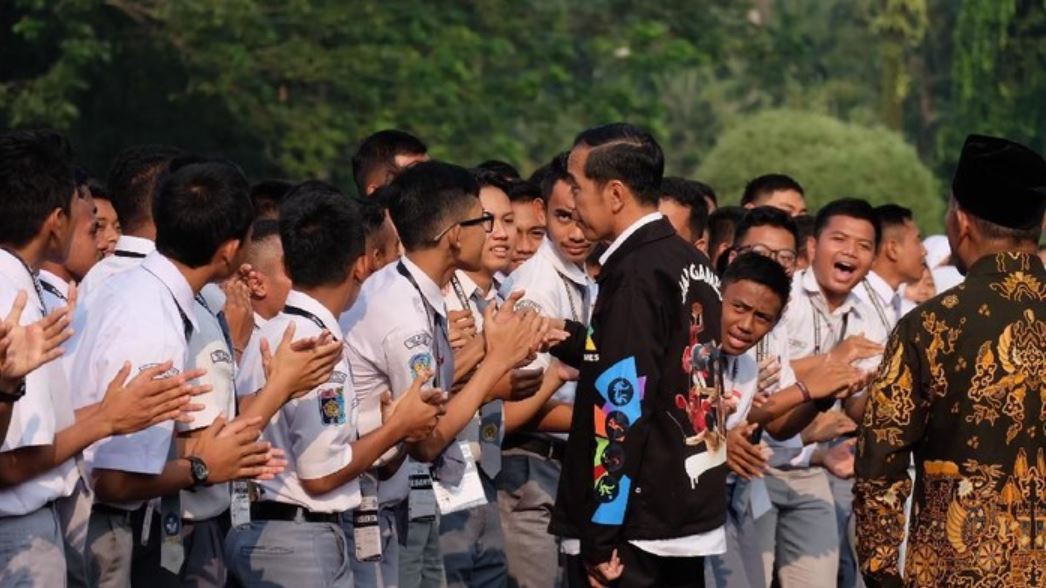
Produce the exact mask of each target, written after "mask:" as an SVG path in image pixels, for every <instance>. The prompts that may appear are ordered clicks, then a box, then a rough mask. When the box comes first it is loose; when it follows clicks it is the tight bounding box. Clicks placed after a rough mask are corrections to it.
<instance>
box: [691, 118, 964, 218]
mask: <svg viewBox="0 0 1046 588" xmlns="http://www.w3.org/2000/svg"><path fill="white" fill-rule="evenodd" d="M771 172H777V173H784V174H788V175H790V176H792V177H794V178H795V179H797V180H798V181H799V183H800V184H802V185H803V187H804V189H805V190H806V198H807V203H808V205H809V206H810V208H811V209H817V208H818V207H820V206H822V205H824V204H825V203H827V202H829V201H831V200H834V199H836V198H840V197H844V196H855V197H858V198H864V199H866V200H868V201H869V202H871V203H872V204H886V203H889V202H895V203H898V204H900V205H902V206H907V207H908V208H911V209H912V212H913V213H914V215H915V217H916V220H917V222H918V223H919V225H920V226H921V227H922V229H923V230H924V231H925V232H927V233H932V232H940V231H941V230H942V228H943V219H944V212H945V208H944V201H943V199H942V198H941V195H940V185H939V183H938V182H937V180H936V179H935V178H934V176H933V174H932V173H931V172H930V170H929V169H928V168H927V167H926V166H925V165H923V164H922V163H921V162H920V161H919V158H918V156H917V155H916V153H915V150H914V149H913V148H912V147H911V146H910V145H908V144H906V143H905V142H904V140H903V139H902V138H901V137H900V136H899V135H898V134H897V133H895V132H893V131H890V130H888V129H885V128H882V127H878V128H871V127H865V126H861V125H858V124H855V123H847V122H842V121H839V120H837V119H833V118H831V117H828V116H824V115H819V114H811V113H804V112H798V111H792V110H773V111H766V112H762V113H760V114H757V115H754V116H751V117H747V118H745V119H743V120H742V121H740V122H738V123H737V124H736V125H734V126H733V127H731V128H729V129H728V130H727V131H726V132H725V133H723V134H722V136H721V137H720V139H719V142H718V143H717V144H716V146H715V148H714V149H713V150H712V151H711V152H710V153H709V154H708V157H707V158H706V159H705V161H704V163H703V164H702V165H701V168H700V169H699V170H698V177H700V178H701V179H702V180H703V181H706V182H708V183H710V184H711V185H713V186H715V187H716V189H717V190H718V192H719V194H720V199H721V200H723V201H737V200H738V199H740V195H741V192H742V191H743V189H744V186H745V183H746V182H747V181H748V180H750V179H752V178H753V177H755V176H758V175H761V174H764V173H771Z"/></svg>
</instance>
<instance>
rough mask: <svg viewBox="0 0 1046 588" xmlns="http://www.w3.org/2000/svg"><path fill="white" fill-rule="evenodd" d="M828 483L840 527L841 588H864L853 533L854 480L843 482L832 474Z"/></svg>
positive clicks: (829, 475)
mask: <svg viewBox="0 0 1046 588" xmlns="http://www.w3.org/2000/svg"><path fill="white" fill-rule="evenodd" d="M828 482H829V484H830V485H831V487H832V498H834V499H835V518H836V523H837V524H838V526H839V576H838V578H839V588H863V587H864V578H862V577H861V574H860V571H859V569H858V566H857V545H856V541H855V537H854V533H853V529H854V526H853V503H854V493H853V486H854V481H853V479H849V480H843V479H842V478H837V477H835V476H833V475H832V474H831V473H829V474H828Z"/></svg>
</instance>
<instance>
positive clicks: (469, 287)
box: [451, 270, 485, 298]
mask: <svg viewBox="0 0 1046 588" xmlns="http://www.w3.org/2000/svg"><path fill="white" fill-rule="evenodd" d="M454 277H455V278H457V280H458V283H459V284H461V289H462V290H464V291H465V296H468V297H469V298H472V297H473V296H479V297H480V298H483V296H484V294H485V292H483V290H482V289H481V288H480V287H479V286H478V285H476V282H475V281H473V279H472V278H471V277H469V275H468V274H467V273H465V272H464V271H462V270H454ZM451 287H452V288H453V286H451Z"/></svg>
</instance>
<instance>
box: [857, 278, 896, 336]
mask: <svg viewBox="0 0 1046 588" xmlns="http://www.w3.org/2000/svg"><path fill="white" fill-rule="evenodd" d="M864 290H865V292H868V298H869V299H871V301H872V306H874V307H875V312H876V313H877V314H878V315H879V320H880V321H882V323H883V327H885V328H886V332H887V333H889V332H890V331H891V330H892V329H891V328H890V322H889V321H888V320H886V311H885V310H884V309H883V305H882V303H881V302H880V301H879V294H878V293H876V291H875V290H873V289H872V286H871V284H869V283H868V280H865V281H864Z"/></svg>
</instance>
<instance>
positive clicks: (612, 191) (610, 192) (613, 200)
mask: <svg viewBox="0 0 1046 588" xmlns="http://www.w3.org/2000/svg"><path fill="white" fill-rule="evenodd" d="M627 192H628V188H625V185H624V184H622V183H621V181H620V180H610V181H609V182H607V184H606V186H603V195H604V196H606V197H607V198H608V200H609V202H610V210H611V212H614V213H617V212H619V211H620V210H621V209H622V208H624V207H625V200H626V199H627V198H628V197H630V196H631V194H629V195H628V196H626V193H627Z"/></svg>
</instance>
